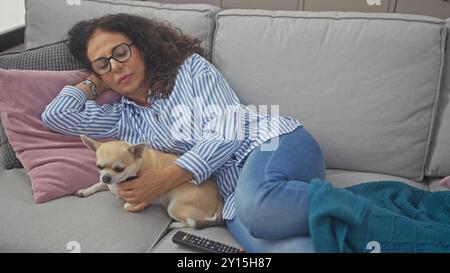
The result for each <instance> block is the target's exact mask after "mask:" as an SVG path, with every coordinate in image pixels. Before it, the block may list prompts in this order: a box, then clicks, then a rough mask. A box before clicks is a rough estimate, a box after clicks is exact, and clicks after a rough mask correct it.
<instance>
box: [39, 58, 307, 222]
mask: <svg viewBox="0 0 450 273" xmlns="http://www.w3.org/2000/svg"><path fill="white" fill-rule="evenodd" d="M149 103H150V105H151V106H150V107H142V106H139V105H137V104H136V103H134V102H133V101H131V100H129V99H127V98H126V97H121V98H120V99H119V100H117V101H116V102H114V103H112V104H106V105H101V106H100V105H97V103H96V102H95V101H92V100H87V99H86V96H85V95H84V93H83V92H82V91H81V90H79V89H77V88H75V87H73V86H65V87H64V88H63V89H62V90H61V92H60V93H59V94H58V96H57V97H56V98H55V99H54V100H53V101H52V102H51V103H50V104H49V105H48V106H47V107H46V109H45V111H44V112H43V113H42V120H43V123H44V125H45V126H46V127H48V128H50V129H51V130H54V131H56V132H59V133H63V134H66V135H75V136H78V135H80V134H85V135H89V136H90V137H94V138H104V137H111V138H116V139H120V140H123V141H126V142H128V143H131V144H137V143H141V142H146V143H147V144H148V145H149V147H151V148H154V149H158V150H161V151H165V152H170V153H176V154H179V155H180V157H179V158H178V159H177V160H176V161H175V164H178V165H179V166H181V167H182V168H184V169H186V170H188V171H190V172H191V173H192V174H193V176H194V179H195V183H197V184H200V183H202V182H203V181H205V180H206V179H207V178H208V177H210V176H212V177H213V178H214V179H215V181H216V182H217V183H218V185H219V189H220V194H221V197H222V199H223V200H224V203H225V205H224V209H223V217H224V219H233V217H234V215H235V209H234V191H235V188H236V182H237V180H238V178H239V173H240V171H241V169H242V166H243V164H244V163H245V159H246V157H247V155H248V154H249V153H250V152H251V151H252V150H253V149H254V148H256V147H258V146H259V145H267V147H266V148H267V149H268V150H270V149H274V148H276V144H277V143H276V141H275V142H274V143H275V144H274V145H271V144H268V143H271V142H272V141H271V142H268V143H264V142H266V141H268V140H270V139H272V140H277V138H276V137H277V136H279V135H281V134H285V133H289V132H291V131H293V130H294V129H295V128H297V127H298V126H301V124H300V122H298V121H297V120H295V119H293V118H291V117H282V116H278V115H274V114H272V115H267V114H260V113H258V112H257V111H256V107H252V106H244V105H242V104H241V103H240V101H239V99H238V98H237V96H236V94H235V93H234V91H233V90H232V89H231V87H230V86H229V85H228V83H227V82H226V80H225V79H224V78H223V76H222V74H221V73H220V72H219V71H218V70H217V69H216V68H215V67H214V66H213V65H212V64H211V63H210V62H208V61H207V60H206V59H205V58H203V57H201V56H200V55H198V54H193V55H192V56H190V57H189V58H187V59H186V60H185V61H184V63H183V64H182V65H181V66H180V69H179V71H178V75H177V78H176V82H175V86H174V89H173V91H172V93H171V95H170V96H169V97H168V98H166V99H158V98H154V97H153V96H149ZM272 144H273V143H272ZM249 198H251V197H249Z"/></svg>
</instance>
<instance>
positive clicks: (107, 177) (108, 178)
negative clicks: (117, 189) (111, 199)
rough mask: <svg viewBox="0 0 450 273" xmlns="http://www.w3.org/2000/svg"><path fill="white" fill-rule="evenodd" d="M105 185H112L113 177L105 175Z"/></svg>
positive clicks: (103, 179)
mask: <svg viewBox="0 0 450 273" xmlns="http://www.w3.org/2000/svg"><path fill="white" fill-rule="evenodd" d="M102 181H103V183H106V184H109V183H111V176H108V175H105V176H103V177H102Z"/></svg>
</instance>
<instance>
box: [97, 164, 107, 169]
mask: <svg viewBox="0 0 450 273" xmlns="http://www.w3.org/2000/svg"><path fill="white" fill-rule="evenodd" d="M97 168H98V169H99V170H103V169H104V168H105V167H104V166H100V165H97Z"/></svg>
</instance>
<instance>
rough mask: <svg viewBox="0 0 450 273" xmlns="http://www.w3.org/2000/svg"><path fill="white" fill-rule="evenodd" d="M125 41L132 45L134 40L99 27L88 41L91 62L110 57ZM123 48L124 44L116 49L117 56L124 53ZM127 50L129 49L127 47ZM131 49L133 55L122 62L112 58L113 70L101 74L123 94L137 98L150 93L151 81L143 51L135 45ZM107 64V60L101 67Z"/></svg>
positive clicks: (107, 82) (101, 76) (108, 83)
mask: <svg viewBox="0 0 450 273" xmlns="http://www.w3.org/2000/svg"><path fill="white" fill-rule="evenodd" d="M123 43H126V44H128V45H131V44H133V41H131V40H130V39H129V38H128V37H127V36H125V35H124V34H122V33H119V32H108V31H104V30H101V29H97V30H96V31H95V32H94V33H93V34H92V36H91V37H90V39H89V41H88V43H87V57H88V59H89V61H90V62H91V63H92V62H93V61H95V60H97V59H99V58H109V57H111V56H112V54H113V49H115V48H117V46H118V45H120V44H123ZM123 48H124V47H123V45H122V46H121V47H119V48H118V49H116V51H117V52H116V55H117V56H121V55H123V54H124V53H123V51H124V49H123ZM125 50H127V48H126V47H125ZM130 50H131V57H130V58H129V59H127V60H126V61H124V62H122V63H121V62H118V61H116V60H115V59H113V58H110V59H109V62H110V65H111V70H110V71H108V72H106V73H105V74H103V75H100V78H101V79H102V80H103V81H104V82H105V84H106V85H108V86H109V87H110V88H111V89H113V90H114V91H116V92H117V93H119V94H121V95H122V96H126V97H130V98H135V97H138V96H139V95H142V96H143V95H146V94H147V93H148V90H149V82H148V79H147V76H146V73H145V72H146V69H145V63H144V58H143V57H142V55H141V52H140V51H139V49H138V48H136V46H134V45H133V46H131V47H130ZM105 64H106V65H107V62H104V63H103V66H100V67H103V68H104V67H106V66H105Z"/></svg>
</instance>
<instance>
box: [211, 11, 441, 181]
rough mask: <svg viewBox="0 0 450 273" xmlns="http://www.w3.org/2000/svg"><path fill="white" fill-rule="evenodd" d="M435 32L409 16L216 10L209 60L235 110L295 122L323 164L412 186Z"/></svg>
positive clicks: (437, 52)
mask: <svg viewBox="0 0 450 273" xmlns="http://www.w3.org/2000/svg"><path fill="white" fill-rule="evenodd" d="M445 27H446V26H445V21H443V20H440V19H435V18H432V17H425V16H413V15H400V14H365V13H340V12H324V13H312V12H301V11H299V12H293V11H262V10H224V11H221V12H219V13H218V14H217V19H216V32H215V37H214V43H213V62H214V63H215V65H216V66H217V67H218V68H219V69H220V70H221V71H222V73H223V74H224V76H225V78H226V79H227V80H228V81H229V83H230V85H231V86H232V87H233V88H234V90H235V91H236V93H237V94H238V96H239V97H240V99H241V101H242V102H243V103H244V104H252V105H256V106H259V105H269V107H268V108H269V109H270V108H271V107H270V105H279V110H280V114H282V115H290V116H293V117H295V118H297V119H298V120H300V121H301V122H302V123H303V124H304V126H305V128H306V129H308V130H309V131H310V132H311V133H312V134H313V135H314V136H315V137H316V138H317V140H318V141H319V144H320V145H321V147H322V149H323V152H324V154H325V157H326V163H327V167H328V168H338V169H348V170H356V171H367V172H380V173H388V174H392V175H397V176H403V177H407V178H410V179H414V180H417V181H420V180H422V179H423V175H424V170H425V164H426V162H427V160H426V158H427V155H428V154H429V152H430V151H429V146H430V139H431V133H432V124H433V120H434V119H435V118H436V111H437V99H438V97H437V96H438V91H439V86H440V77H441V72H442V66H443V58H444V53H445V52H444V49H445V41H446V35H447V32H446V28H445ZM261 109H264V108H261ZM274 109H276V108H274Z"/></svg>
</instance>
